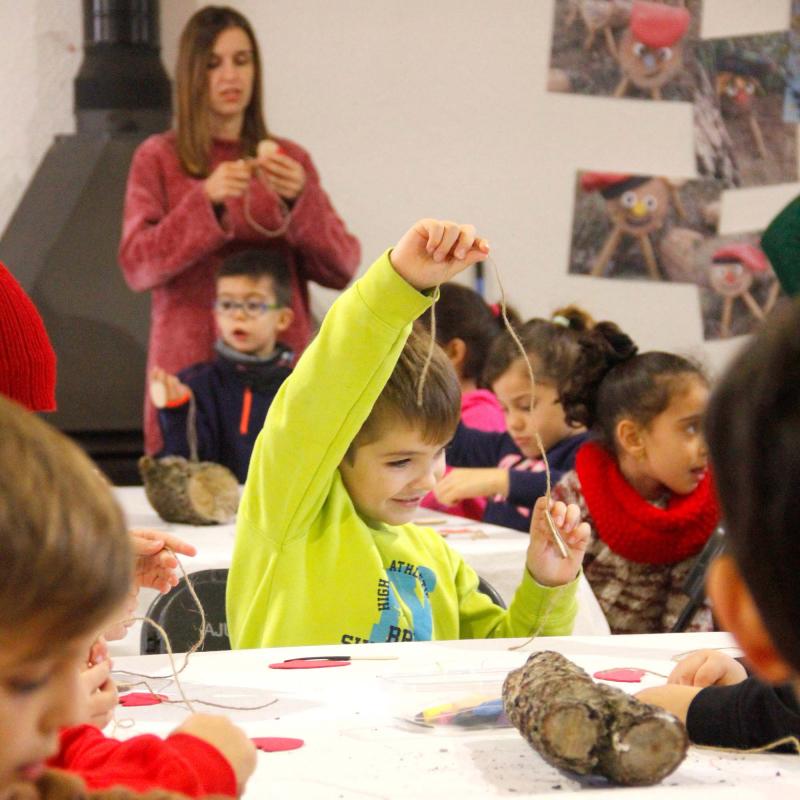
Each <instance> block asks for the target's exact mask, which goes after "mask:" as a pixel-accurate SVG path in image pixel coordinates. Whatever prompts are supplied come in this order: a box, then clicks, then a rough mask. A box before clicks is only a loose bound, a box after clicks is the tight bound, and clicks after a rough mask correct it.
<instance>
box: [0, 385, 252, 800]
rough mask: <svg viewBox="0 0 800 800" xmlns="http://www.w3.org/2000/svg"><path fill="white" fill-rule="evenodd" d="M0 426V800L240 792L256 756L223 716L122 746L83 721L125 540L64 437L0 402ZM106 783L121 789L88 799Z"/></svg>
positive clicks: (125, 559) (108, 501)
mask: <svg viewBox="0 0 800 800" xmlns="http://www.w3.org/2000/svg"><path fill="white" fill-rule="evenodd" d="M0 429H1V430H2V431H3V435H2V436H0V563H2V564H3V568H4V577H3V581H2V583H0V613H1V616H2V620H3V622H2V623H0V796H2V797H6V796H10V797H14V798H16V797H20V798H23V797H24V798H26V799H27V798H50V797H62V798H63V797H70V798H75V799H76V800H80V798H84V797H87V796H91V797H92V798H97V799H98V800H99V799H100V798H102V797H106V796H107V797H109V798H110V797H112V796H113V798H115V800H125V799H126V798H128V797H132V796H133V795H132V794H131V793H130V792H128V791H127V789H131V790H135V791H146V790H149V789H154V788H159V789H163V790H169V793H167V792H161V793H160V794H159V795H158V796H159V797H164V798H165V800H166V798H170V797H177V795H173V794H171V792H181V793H182V794H181V796H190V797H206V796H210V795H215V796H216V795H224V796H228V797H236V796H238V795H239V793H240V792H241V790H242V788H243V785H244V783H245V782H246V780H247V778H248V777H249V775H250V774H251V773H252V771H253V769H254V767H255V752H254V748H253V746H252V743H251V742H250V741H249V740H248V739H247V737H246V736H245V735H244V733H243V732H242V731H240V730H239V729H238V728H236V727H235V726H234V725H233V724H232V723H230V722H229V721H228V720H226V719H224V718H222V717H211V716H208V715H192V716H191V717H189V718H188V719H187V720H186V722H184V723H183V724H182V725H180V726H179V727H178V728H177V729H176V730H175V731H173V733H172V734H171V735H170V736H169V737H167V738H166V739H164V740H162V739H159V738H158V737H155V736H136V737H133V738H131V739H128V740H127V741H124V742H118V741H115V740H113V739H109V738H107V737H105V736H104V735H103V734H102V733H101V732H100V731H99V730H98V729H97V728H95V727H93V726H91V725H88V724H81V723H83V722H85V721H88V720H89V719H90V716H91V713H92V712H91V710H90V698H89V697H88V694H87V687H86V685H85V683H84V681H83V678H82V677H81V669H82V668H83V667H84V666H85V661H86V654H87V653H88V652H89V649H90V647H91V645H92V643H93V642H94V640H95V639H96V637H97V636H98V633H99V632H100V631H102V630H104V629H105V628H107V627H108V625H109V624H110V622H112V621H113V620H114V619H117V618H118V617H119V614H120V609H121V607H122V605H123V603H124V600H125V597H126V594H127V593H128V589H129V586H130V584H131V580H132V577H133V575H132V571H133V570H132V567H133V551H132V549H131V542H130V537H129V536H128V533H127V531H126V529H125V524H124V519H123V515H122V511H121V510H120V508H119V506H118V505H117V504H116V502H115V501H114V498H113V497H112V495H111V492H110V490H109V488H108V486H107V485H106V483H105V482H104V481H103V480H102V478H100V477H99V476H98V475H97V472H96V470H95V469H94V466H93V465H92V463H91V462H90V461H89V459H88V458H87V457H86V456H85V455H84V454H83V453H82V452H81V451H80V450H79V448H78V447H77V446H76V445H75V444H73V443H72V442H70V441H69V440H68V439H67V438H66V437H65V436H63V435H62V434H60V433H59V432H57V431H56V430H55V429H53V428H51V427H50V426H48V425H47V424H46V423H45V422H43V421H42V420H40V419H39V418H38V417H36V416H35V415H34V414H31V413H29V412H28V411H26V410H25V409H24V408H22V407H21V406H19V405H17V404H16V403H13V402H11V401H10V400H7V399H5V398H0ZM55 770H65V771H67V772H69V773H72V776H64V775H62V774H61V773H59V772H57V771H55ZM75 776H77V777H79V778H80V779H81V780H80V781H78V780H77V778H76V777H75ZM65 786H68V787H69V790H67V789H66V788H65ZM112 786H113V787H127V789H124V788H115V789H114V790H113V792H108V793H106V792H103V791H98V792H97V793H95V792H92V793H91V795H89V790H90V789H98V790H103V789H106V788H108V787H112ZM59 792H62V793H59Z"/></svg>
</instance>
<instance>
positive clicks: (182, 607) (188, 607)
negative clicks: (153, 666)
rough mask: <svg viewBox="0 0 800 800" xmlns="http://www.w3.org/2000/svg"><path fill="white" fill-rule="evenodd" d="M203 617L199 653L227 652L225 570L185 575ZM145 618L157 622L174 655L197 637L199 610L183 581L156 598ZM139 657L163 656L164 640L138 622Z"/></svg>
mask: <svg viewBox="0 0 800 800" xmlns="http://www.w3.org/2000/svg"><path fill="white" fill-rule="evenodd" d="M189 579H190V580H191V582H192V586H193V587H194V590H195V592H196V593H197V597H198V599H199V600H200V603H201V604H202V606H203V611H204V612H205V615H206V638H205V641H204V642H203V646H202V647H201V648H200V649H201V650H230V648H231V643H230V639H229V638H228V622H227V617H226V615H225V587H226V585H227V582H228V570H227V569H204V570H200V571H199V572H193V573H191V574H190V575H189ZM147 617H148V618H149V619H152V620H153V621H155V622H157V623H158V624H159V625H160V626H161V627H162V628H163V629H164V630H165V631H166V632H167V636H169V642H170V645H171V647H172V651H173V652H174V653H184V652H186V651H187V650H189V649H191V647H192V645H193V644H194V643H195V642H196V641H197V640H198V639H199V638H200V611H199V609H198V608H197V604H196V603H195V601H194V599H193V598H192V595H191V593H190V592H189V587H188V586H187V584H186V578H181V579H180V581H178V585H177V586H175V588H173V589H172V590H171V591H170V592H168V593H167V594H162V595H159V596H158V597H156V599H155V600H153V602H152V603H151V605H150V608H149V609H148V610H147ZM139 649H140V652H141V654H142V655H152V654H154V653H166V652H167V647H166V644H165V643H164V637H163V636H162V635H161V634H160V633H159V632H158V631H157V630H156V629H155V628H154V627H153V626H152V625H148V624H147V623H146V622H144V623H142V637H141V641H140V648H139Z"/></svg>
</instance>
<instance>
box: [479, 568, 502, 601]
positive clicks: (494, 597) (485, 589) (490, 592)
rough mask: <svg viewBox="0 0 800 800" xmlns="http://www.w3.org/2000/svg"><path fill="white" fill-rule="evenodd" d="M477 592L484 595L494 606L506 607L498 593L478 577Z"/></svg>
mask: <svg viewBox="0 0 800 800" xmlns="http://www.w3.org/2000/svg"><path fill="white" fill-rule="evenodd" d="M478 591H479V592H481V593H483V594H485V595H486V596H487V597H488V598H489V599H490V600H491V601H492V602H493V603H494V604H495V605H496V606H500V608H505V607H506V603H505V600H503V598H502V597H501V596H500V592H498V591H497V589H495V588H494V586H492V584H491V583H489V581H487V580H486V579H485V578H481V576H480V575H478Z"/></svg>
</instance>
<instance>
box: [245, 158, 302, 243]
mask: <svg viewBox="0 0 800 800" xmlns="http://www.w3.org/2000/svg"><path fill="white" fill-rule="evenodd" d="M247 163H248V165H249V166H250V168H251V169H252V170H253V173H254V174H255V176H256V178H257V179H258V180H259V181H261V184H262V185H263V186H265V187H266V188H267V189H268V190H269V191H271V192H274V194H275V196H276V197H277V198H278V206H279V207H280V210H281V217H282V218H283V221H282V222H281V224H280V225H278V227H277V228H274V229H270V228H265V227H264V226H263V225H261V224H260V223H258V222H256V221H255V220H254V219H253V214H252V211H251V210H250V186H249V185H248V187H247V189H245V191H244V203H243V210H244V218H245V220H246V221H247V224H248V225H249V226H250V227H251V228H252V229H253V230H254V231H256V232H258V233H260V234H261V235H262V236H264V237H266V238H267V239H277V238H278V237H279V236H283V235H284V234H285V233H286V231H287V230H288V229H289V223H290V222H291V221H292V211H291V209H290V208H289V206H287V205H286V201H285V200H284V199H283V198H282V197H281V196H280V195H279V194H278V193H277V192H275V191H274V189H273V188H272V187H271V186H270V185H269V184H268V183H267V182H266V181H265V180H264V178H263V177H262V176H261V167H260V166H259V165H258V164H257V163H256V160H255V159H248V161H247Z"/></svg>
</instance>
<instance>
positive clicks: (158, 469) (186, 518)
mask: <svg viewBox="0 0 800 800" xmlns="http://www.w3.org/2000/svg"><path fill="white" fill-rule="evenodd" d="M139 472H140V474H141V476H142V480H143V481H144V490H145V494H146V495H147V499H148V500H149V501H150V505H152V506H153V508H154V509H155V510H156V511H157V512H158V514H159V516H160V517H161V518H162V519H164V520H166V521H167V522H180V523H184V524H186V525H216V524H219V523H224V522H229V521H230V520H231V519H233V516H234V515H235V514H236V508H237V506H238V505H239V483H238V481H237V480H236V476H235V475H234V474H233V473H232V472H231V471H230V470H229V469H228V468H227V467H223V466H222V465H221V464H214V463H212V462H210V461H192V460H188V459H186V458H183V457H182V456H165V457H164V458H151V457H150V456H142V457H141V458H140V459H139Z"/></svg>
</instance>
